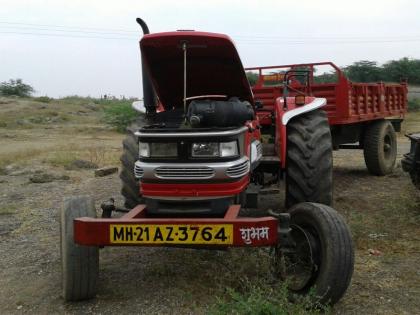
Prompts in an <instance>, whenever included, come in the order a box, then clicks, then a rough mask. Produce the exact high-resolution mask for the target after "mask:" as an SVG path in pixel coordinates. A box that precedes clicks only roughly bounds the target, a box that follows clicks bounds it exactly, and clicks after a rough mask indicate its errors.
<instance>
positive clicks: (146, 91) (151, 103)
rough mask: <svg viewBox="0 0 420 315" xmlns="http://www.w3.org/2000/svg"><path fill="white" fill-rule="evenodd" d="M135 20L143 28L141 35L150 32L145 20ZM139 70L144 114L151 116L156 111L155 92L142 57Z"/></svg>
mask: <svg viewBox="0 0 420 315" xmlns="http://www.w3.org/2000/svg"><path fill="white" fill-rule="evenodd" d="M136 22H137V23H138V24H139V25H140V27H141V29H142V30H143V35H146V34H150V31H149V28H148V27H147V24H146V22H144V21H143V20H142V19H141V18H137V19H136ZM141 72H142V77H143V102H144V107H145V108H146V115H148V116H149V115H150V116H153V115H154V114H155V113H156V94H155V91H154V90H153V87H152V82H151V81H150V77H149V75H148V73H147V71H146V69H145V67H144V62H143V58H142V60H141Z"/></svg>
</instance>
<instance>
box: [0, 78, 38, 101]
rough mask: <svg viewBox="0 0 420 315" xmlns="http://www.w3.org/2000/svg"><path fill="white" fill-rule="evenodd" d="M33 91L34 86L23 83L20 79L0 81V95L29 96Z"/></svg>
mask: <svg viewBox="0 0 420 315" xmlns="http://www.w3.org/2000/svg"><path fill="white" fill-rule="evenodd" d="M33 92H35V90H34V88H33V87H32V86H30V85H29V84H25V83H23V82H22V79H16V80H13V79H10V80H9V81H8V82H1V83H0V95H3V96H19V97H29V96H31V94H32V93H33Z"/></svg>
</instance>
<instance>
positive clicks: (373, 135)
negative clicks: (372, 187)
mask: <svg viewBox="0 0 420 315" xmlns="http://www.w3.org/2000/svg"><path fill="white" fill-rule="evenodd" d="M363 154H364V157H365V163H366V166H367V168H368V170H369V172H370V173H371V174H373V175H378V176H383V175H386V174H389V173H391V172H392V170H393V169H394V165H395V160H396V158H397V137H396V135H395V130H394V127H393V126H392V124H391V123H390V122H389V121H386V120H380V121H377V122H374V123H372V124H371V125H369V126H368V127H367V128H366V131H365V134H364V139H363Z"/></svg>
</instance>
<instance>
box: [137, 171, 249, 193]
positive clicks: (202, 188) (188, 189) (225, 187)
mask: <svg viewBox="0 0 420 315" xmlns="http://www.w3.org/2000/svg"><path fill="white" fill-rule="evenodd" d="M248 183H249V176H244V177H243V178H241V179H240V180H238V181H235V182H230V183H206V184H179V183H178V184H171V183H153V184H150V183H141V184H140V193H141V194H142V195H143V196H154V197H159V196H179V197H214V196H233V195H236V194H239V193H240V192H242V191H243V190H245V189H246V187H247V186H248Z"/></svg>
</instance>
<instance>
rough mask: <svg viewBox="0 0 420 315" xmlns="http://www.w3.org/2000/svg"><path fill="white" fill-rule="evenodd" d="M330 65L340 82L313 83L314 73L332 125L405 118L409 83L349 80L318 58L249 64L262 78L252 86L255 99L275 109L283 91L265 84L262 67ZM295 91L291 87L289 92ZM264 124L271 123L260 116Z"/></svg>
mask: <svg viewBox="0 0 420 315" xmlns="http://www.w3.org/2000/svg"><path fill="white" fill-rule="evenodd" d="M322 65H328V66H331V67H332V68H334V69H335V70H336V71H337V77H338V78H337V82H335V83H314V82H313V72H312V73H311V77H312V82H311V92H312V93H311V94H312V95H313V96H315V97H323V98H326V99H327V105H326V106H324V107H323V109H324V110H325V111H326V112H327V115H328V119H329V122H330V124H331V125H345V124H353V123H358V122H361V121H369V120H374V119H381V118H386V117H397V118H404V114H405V113H406V112H407V84H406V83H401V84H385V83H383V82H380V83H354V82H351V81H350V80H348V79H347V78H346V76H345V74H344V73H343V72H342V71H341V70H340V68H338V67H337V66H336V65H335V64H333V63H332V62H319V63H308V64H294V65H281V66H270V67H255V68H246V70H254V71H255V70H257V71H258V72H259V74H260V76H259V80H258V82H257V84H256V85H255V86H253V87H252V90H253V93H254V99H255V100H260V101H262V102H263V109H264V115H267V114H266V113H267V111H268V112H270V111H271V112H273V111H275V110H276V109H275V104H276V100H277V99H278V98H279V97H281V96H282V95H283V87H282V86H264V85H263V83H264V75H263V74H262V70H271V71H281V70H285V68H301V67H306V68H308V69H310V70H311V69H312V70H313V69H314V67H315V66H322ZM291 86H292V87H293V88H295V89H297V90H301V91H302V90H304V86H302V85H300V84H299V82H298V81H292V82H291ZM294 95H296V93H295V92H293V91H292V90H289V96H294ZM260 123H261V124H263V125H269V124H271V123H270V122H269V120H264V119H260Z"/></svg>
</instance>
